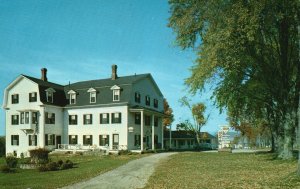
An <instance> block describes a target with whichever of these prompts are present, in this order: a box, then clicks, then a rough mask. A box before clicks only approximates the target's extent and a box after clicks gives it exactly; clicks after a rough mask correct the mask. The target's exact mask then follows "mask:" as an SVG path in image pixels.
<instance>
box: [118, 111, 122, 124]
mask: <svg viewBox="0 0 300 189" xmlns="http://www.w3.org/2000/svg"><path fill="white" fill-rule="evenodd" d="M121 118H122V117H121V113H119V123H121V120H122V119H121Z"/></svg>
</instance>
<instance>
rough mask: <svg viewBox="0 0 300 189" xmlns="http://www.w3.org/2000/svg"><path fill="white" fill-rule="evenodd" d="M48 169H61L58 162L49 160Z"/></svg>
mask: <svg viewBox="0 0 300 189" xmlns="http://www.w3.org/2000/svg"><path fill="white" fill-rule="evenodd" d="M47 169H48V170H49V171H57V170H58V169H59V164H58V163H56V162H49V163H48V164H47Z"/></svg>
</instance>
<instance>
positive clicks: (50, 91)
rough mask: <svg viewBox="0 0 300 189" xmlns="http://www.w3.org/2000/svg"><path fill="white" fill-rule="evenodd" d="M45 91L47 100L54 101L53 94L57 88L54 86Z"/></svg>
mask: <svg viewBox="0 0 300 189" xmlns="http://www.w3.org/2000/svg"><path fill="white" fill-rule="evenodd" d="M45 91H46V99H47V102H50V103H53V95H54V93H55V90H54V89H53V88H48V89H46V90H45Z"/></svg>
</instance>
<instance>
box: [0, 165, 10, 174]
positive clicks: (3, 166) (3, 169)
mask: <svg viewBox="0 0 300 189" xmlns="http://www.w3.org/2000/svg"><path fill="white" fill-rule="evenodd" d="M0 170H1V172H2V173H10V172H11V168H10V167H9V166H8V165H2V166H1V167H0Z"/></svg>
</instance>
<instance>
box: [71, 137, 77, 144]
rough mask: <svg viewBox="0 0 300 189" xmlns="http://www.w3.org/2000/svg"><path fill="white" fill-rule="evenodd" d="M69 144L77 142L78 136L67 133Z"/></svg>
mask: <svg viewBox="0 0 300 189" xmlns="http://www.w3.org/2000/svg"><path fill="white" fill-rule="evenodd" d="M69 144H78V136H77V135H69Z"/></svg>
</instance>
